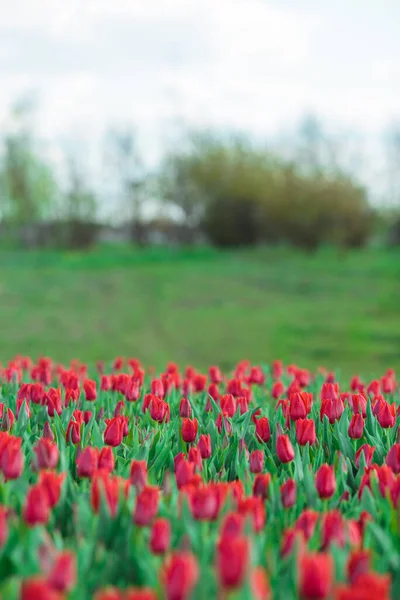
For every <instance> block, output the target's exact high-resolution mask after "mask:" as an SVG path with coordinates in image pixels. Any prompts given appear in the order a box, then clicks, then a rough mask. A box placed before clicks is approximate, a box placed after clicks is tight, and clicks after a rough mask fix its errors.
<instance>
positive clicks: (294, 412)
mask: <svg viewBox="0 0 400 600" xmlns="http://www.w3.org/2000/svg"><path fill="white" fill-rule="evenodd" d="M311 405H312V394H309V393H308V392H297V393H294V394H290V403H289V415H290V418H291V419H292V421H297V419H305V418H306V416H307V415H308V414H309V412H310V411H311Z"/></svg>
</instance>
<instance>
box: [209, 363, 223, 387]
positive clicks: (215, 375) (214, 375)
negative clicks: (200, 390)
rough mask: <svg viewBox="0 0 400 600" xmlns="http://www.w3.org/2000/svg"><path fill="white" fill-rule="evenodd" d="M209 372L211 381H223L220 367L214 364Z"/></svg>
mask: <svg viewBox="0 0 400 600" xmlns="http://www.w3.org/2000/svg"><path fill="white" fill-rule="evenodd" d="M208 373H209V375H210V380H211V383H216V384H218V383H221V381H222V373H221V371H220V369H219V367H214V366H213V367H210V368H209V369H208Z"/></svg>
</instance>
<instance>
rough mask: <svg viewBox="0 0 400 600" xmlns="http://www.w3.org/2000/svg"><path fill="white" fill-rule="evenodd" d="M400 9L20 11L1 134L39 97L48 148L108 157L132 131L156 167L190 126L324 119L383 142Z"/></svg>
mask: <svg viewBox="0 0 400 600" xmlns="http://www.w3.org/2000/svg"><path fill="white" fill-rule="evenodd" d="M396 2H397V0H395V2H392V0H387V4H389V3H390V4H391V11H389V12H388V14H387V16H386V17H385V16H384V14H383V15H382V13H379V15H378V14H377V12H376V10H375V8H373V6H372V3H371V5H368V4H366V3H365V2H363V3H362V7H363V20H362V22H360V21H359V20H357V19H355V18H354V17H355V15H356V13H357V10H356V8H355V6H354V5H355V4H356V0H355V1H354V5H353V4H352V5H351V6H349V5H348V3H347V2H344V1H343V0H340V1H339V0H338V2H337V3H322V2H320V1H319V0H318V1H317V0H308V1H307V2H304V3H299V2H297V1H295V0H279V1H277V0H276V1H273V0H271V1H268V0H113V1H112V2H110V1H109V0H86V1H85V2H82V0H69V1H68V2H65V0H35V1H32V0H13V2H9V3H4V4H5V5H4V6H3V7H2V10H1V12H0V89H1V94H0V120H1V119H4V117H5V115H6V111H7V107H8V106H10V104H11V102H12V101H13V100H14V99H15V98H16V97H17V96H18V95H19V94H21V93H23V92H24V91H25V90H34V91H36V92H37V93H38V96H39V99H40V101H41V109H40V111H39V114H38V127H39V129H40V132H41V133H42V134H43V135H44V136H45V137H47V138H48V139H52V138H56V137H60V136H61V137H65V136H70V137H71V136H75V135H77V136H81V137H85V136H86V137H87V138H89V139H90V140H92V142H93V143H97V142H98V140H99V139H100V136H101V133H102V132H103V131H104V129H105V128H106V126H107V125H108V124H109V123H111V122H113V121H122V122H125V121H130V122H132V123H133V124H135V125H136V127H137V129H138V130H139V131H140V132H141V134H142V138H143V140H145V142H144V143H145V146H146V147H147V148H152V152H153V153H154V148H155V146H157V143H161V141H160V140H162V138H163V134H164V130H165V129H166V128H167V125H168V123H170V122H171V121H173V120H177V119H179V118H180V119H182V120H183V121H184V122H186V123H187V124H192V125H215V126H219V127H235V128H239V129H242V130H248V131H249V132H251V133H255V134H259V135H262V134H270V133H273V132H274V131H278V130H279V129H281V128H282V127H284V126H285V125H287V123H293V122H295V121H296V119H297V118H298V117H300V116H301V114H303V113H304V112H306V111H309V110H313V111H315V112H316V113H317V114H319V115H321V117H322V118H327V119H329V120H330V121H332V122H335V121H337V122H340V121H343V122H344V124H345V125H346V126H349V127H351V126H354V127H356V128H359V129H361V130H364V131H365V132H366V133H371V134H376V132H377V131H378V130H379V129H380V128H381V127H383V126H384V124H385V122H386V121H387V120H389V119H391V118H394V117H395V116H396V114H397V115H398V114H399V112H398V111H399V108H398V106H397V102H396V98H398V97H399V94H400V78H399V77H398V75H399V70H398V64H399V62H400V61H399V57H400V40H399V38H398V36H397V35H396V34H395V28H394V27H392V24H393V22H394V21H395V14H396V11H397V15H399V16H400V10H399V3H398V2H397V4H396ZM396 7H397V9H396ZM360 8H361V3H360ZM378 17H379V18H378ZM371 32H372V33H373V43H371V35H372V34H371ZM146 140H147V141H146Z"/></svg>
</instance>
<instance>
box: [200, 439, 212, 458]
mask: <svg viewBox="0 0 400 600" xmlns="http://www.w3.org/2000/svg"><path fill="white" fill-rule="evenodd" d="M197 447H198V449H199V450H200V454H201V458H203V459H205V458H210V456H211V436H210V435H209V434H202V435H201V436H200V437H199V441H198V442H197Z"/></svg>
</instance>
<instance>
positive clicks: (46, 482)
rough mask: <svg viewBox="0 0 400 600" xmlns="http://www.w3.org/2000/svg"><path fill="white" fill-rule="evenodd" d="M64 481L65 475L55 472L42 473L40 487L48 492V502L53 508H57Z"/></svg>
mask: <svg viewBox="0 0 400 600" xmlns="http://www.w3.org/2000/svg"><path fill="white" fill-rule="evenodd" d="M64 479H65V473H55V472H54V471H41V472H40V475H39V485H40V486H41V487H42V489H43V490H44V491H45V492H46V495H47V502H48V504H49V506H50V507H51V508H52V507H53V506H56V504H58V501H59V500H60V496H61V487H62V484H63V482H64Z"/></svg>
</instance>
